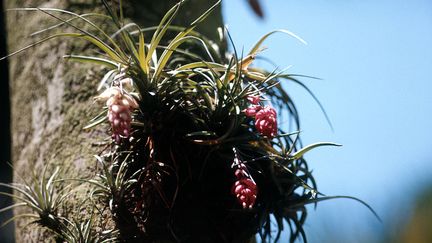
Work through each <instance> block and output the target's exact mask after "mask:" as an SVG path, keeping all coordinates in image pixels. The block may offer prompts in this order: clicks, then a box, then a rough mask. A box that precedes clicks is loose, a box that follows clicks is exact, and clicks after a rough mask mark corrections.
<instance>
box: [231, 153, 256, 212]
mask: <svg viewBox="0 0 432 243" xmlns="http://www.w3.org/2000/svg"><path fill="white" fill-rule="evenodd" d="M234 152H235V151H234ZM233 166H234V167H237V169H236V171H235V173H234V175H235V176H236V178H237V180H236V182H235V183H234V185H233V186H232V189H231V191H232V194H234V195H235V196H236V197H237V201H238V202H239V203H240V205H241V206H242V207H243V208H252V207H253V206H254V204H255V201H256V198H257V194H258V187H257V185H256V183H255V181H254V180H253V179H252V176H251V175H250V174H249V173H248V171H247V168H246V165H245V164H244V163H243V162H242V161H240V160H239V159H238V157H237V155H236V156H235V158H234V162H233Z"/></svg>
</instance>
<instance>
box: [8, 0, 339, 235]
mask: <svg viewBox="0 0 432 243" xmlns="http://www.w3.org/2000/svg"><path fill="white" fill-rule="evenodd" d="M183 2H184V1H180V2H179V3H178V4H176V5H175V6H174V7H173V8H172V9H170V10H169V11H168V12H167V14H166V15H165V16H164V17H163V19H162V20H161V22H160V24H159V26H156V27H154V28H148V29H141V28H140V27H139V26H138V25H137V24H135V23H126V21H125V19H124V18H123V12H122V8H121V1H120V7H119V8H118V11H117V8H115V7H113V6H110V5H109V3H108V2H106V1H104V0H102V3H103V4H104V5H105V7H106V10H107V12H108V15H98V16H99V17H103V18H105V19H107V20H108V21H110V23H111V25H113V26H114V27H115V28H116V29H117V31H116V32H115V33H106V32H105V31H104V30H102V29H101V28H99V27H98V25H96V24H94V23H93V22H92V21H91V20H90V19H89V17H90V16H93V15H91V14H86V15H78V14H75V13H71V12H68V11H65V10H59V9H47V8H37V9H25V10H29V11H31V10H38V11H41V12H43V13H45V14H48V15H49V16H51V17H53V18H55V19H57V20H59V21H60V23H59V24H57V25H55V26H52V27H49V28H46V29H44V30H42V31H40V32H38V34H41V33H45V32H49V31H51V30H53V29H58V28H59V27H61V26H63V25H68V26H69V27H71V28H73V29H75V30H76V31H77V32H73V33H57V34H54V35H50V36H47V37H46V38H44V39H42V40H41V41H40V42H43V41H46V40H49V39H52V38H56V37H71V38H80V39H84V40H87V41H89V42H90V43H92V44H93V45H95V46H96V47H97V48H98V51H99V53H100V54H96V55H94V56H83V55H75V54H71V55H68V56H65V58H66V59H68V60H75V61H81V62H92V63H95V64H98V65H102V66H104V67H105V68H106V69H105V75H104V77H103V79H102V80H101V82H100V83H99V85H98V86H97V89H98V90H99V91H100V92H101V95H99V96H98V97H95V98H96V99H98V100H101V99H102V100H104V101H107V103H106V107H104V108H103V109H104V110H103V111H102V112H101V113H100V115H99V116H97V117H95V118H94V119H93V120H92V121H91V123H90V124H89V125H88V126H87V127H86V129H89V128H91V127H93V126H96V125H99V124H101V123H107V122H109V123H111V127H112V131H110V132H109V133H112V135H113V137H114V140H113V141H112V146H110V148H109V149H108V150H105V151H102V152H101V153H102V154H103V155H102V156H97V160H98V161H99V163H100V164H101V165H102V166H101V168H102V169H101V173H100V175H99V176H98V178H96V179H91V180H87V182H89V183H91V184H93V185H95V186H96V189H95V191H94V192H93V193H92V194H91V195H92V196H91V199H92V200H91V201H98V202H101V203H103V204H105V205H108V207H109V209H110V211H111V213H112V216H113V219H114V221H115V223H116V227H117V229H118V230H119V234H120V235H119V238H118V240H120V241H137V240H140V241H149V242H156V241H157V242H160V241H162V242H163V241H179V242H246V241H248V240H249V239H250V238H251V237H253V236H254V235H255V234H256V233H259V234H260V235H261V239H262V240H263V241H264V242H266V241H271V240H272V239H274V241H277V240H278V239H279V236H280V232H281V230H282V229H283V225H284V221H286V222H287V223H288V225H289V227H290V230H291V238H290V241H291V242H292V241H294V240H295V239H297V238H298V237H299V236H301V237H302V238H303V239H304V240H306V236H305V232H304V231H303V224H304V222H305V219H306V207H305V205H307V204H310V203H316V202H318V201H322V200H326V199H329V198H330V197H324V196H323V195H321V194H319V193H318V192H317V190H316V183H315V181H314V178H313V176H312V174H311V172H310V170H309V168H308V164H307V162H306V160H305V159H304V157H303V155H304V153H306V152H307V151H309V150H311V149H313V148H315V147H319V146H325V145H330V146H337V144H334V143H316V144H312V145H310V146H306V147H304V148H301V146H300V145H301V144H300V142H299V141H300V139H299V134H300V132H299V131H298V130H299V118H298V113H297V108H296V106H295V105H294V103H293V101H292V99H291V97H290V96H289V95H288V93H287V92H286V91H285V90H284V88H283V85H282V84H281V83H280V82H281V81H284V80H287V81H292V82H295V83H297V84H300V85H301V86H303V87H305V88H306V90H307V91H308V92H310V90H309V89H307V87H306V86H305V85H304V84H303V83H301V82H300V81H299V80H298V79H297V77H298V76H296V75H290V74H286V73H285V72H282V71H279V70H273V71H266V70H263V69H261V68H259V67H254V66H253V62H254V60H255V58H256V56H257V55H259V53H260V51H261V50H262V49H261V45H262V43H263V42H264V41H265V40H266V39H267V38H268V37H269V36H271V35H272V34H274V33H278V32H281V33H285V34H288V35H290V36H292V37H294V38H296V39H298V40H300V41H301V42H303V40H302V39H300V38H299V37H297V36H295V35H294V34H292V33H291V32H289V31H285V30H278V31H273V32H270V33H268V34H266V35H264V36H263V37H262V38H261V39H260V40H259V41H258V42H257V43H256V44H255V45H254V46H253V47H252V48H251V50H250V51H249V52H248V53H247V54H243V53H242V54H241V55H239V54H238V53H237V52H236V51H235V48H234V53H230V54H227V53H223V52H222V51H221V50H222V48H220V46H223V45H224V43H225V42H226V41H228V40H227V38H226V35H225V34H221V38H220V40H208V39H207V38H205V37H204V36H202V35H200V34H199V33H197V32H195V31H194V28H195V27H196V26H197V25H198V24H199V23H200V22H202V20H204V19H205V18H206V17H207V16H208V15H209V14H210V13H211V11H212V10H213V9H214V8H215V6H217V4H219V2H220V1H218V2H217V3H216V4H215V5H214V6H213V7H211V8H210V9H209V10H208V11H206V12H205V13H203V14H202V15H201V16H200V17H199V18H197V19H196V20H195V21H193V22H191V24H190V25H189V26H186V27H177V26H172V25H171V22H172V21H173V19H174V18H175V16H176V14H177V12H178V11H182V9H181V6H182V4H183ZM58 13H61V14H63V15H58ZM64 14H65V15H70V17H69V18H68V19H64V18H63V16H64ZM94 16H96V15H94ZM78 22H79V24H80V25H82V24H84V25H86V26H87V28H83V27H78V25H77V24H78ZM221 33H224V31H221ZM147 34H149V35H151V38H150V40H149V41H147V42H146V39H145V37H147V36H148V35H147ZM147 40H148V39H147ZM40 42H37V43H34V44H33V45H30V46H29V47H31V46H34V45H36V44H38V43H40ZM27 48H28V47H26V48H23V49H21V50H20V51H22V50H25V49H27ZM18 52H19V51H18ZM16 53H17V52H16ZM13 54H15V53H12V54H11V55H13ZM95 86H96V85H95ZM313 97H314V98H315V96H313ZM110 100H111V101H112V102H110ZM132 103H134V105H131V104H132ZM135 103H136V105H135ZM271 103H273V105H275V107H276V108H278V110H279V111H278V112H277V111H276V110H275V109H274V108H272V107H271ZM114 106H116V107H114ZM251 106H255V107H254V108H253V109H255V110H250V109H251ZM248 109H249V110H248ZM282 111H285V112H286V113H287V115H288V117H289V118H290V120H291V121H292V123H293V125H292V128H293V131H291V132H289V133H287V132H286V131H284V130H283V129H281V128H280V127H279V128H278V127H277V118H276V117H277V113H279V114H281V113H282ZM123 112H125V113H124V114H123ZM116 119H117V121H116ZM233 149H234V150H233ZM233 151H234V152H233ZM233 187H234V189H233ZM237 187H238V188H237ZM317 196H318V197H317ZM239 202H240V203H239ZM272 216H274V218H275V221H276V223H277V229H276V232H277V233H276V235H274V232H275V230H274V229H273V228H272V223H273V222H272V220H271V217H272ZM69 224H72V223H69ZM88 224H91V221H89V223H88ZM88 224H79V223H77V224H73V225H75V226H76V227H75V228H76V229H82V228H83V226H85V225H88ZM81 232H88V231H86V230H81Z"/></svg>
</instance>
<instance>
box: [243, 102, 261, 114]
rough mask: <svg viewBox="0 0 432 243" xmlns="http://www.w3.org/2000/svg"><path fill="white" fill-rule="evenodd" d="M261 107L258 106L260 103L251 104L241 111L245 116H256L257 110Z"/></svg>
mask: <svg viewBox="0 0 432 243" xmlns="http://www.w3.org/2000/svg"><path fill="white" fill-rule="evenodd" d="M261 109H262V106H260V105H252V106H250V107H248V108H247V109H245V110H244V111H243V112H244V113H245V115H246V116H249V117H254V116H256V114H257V112H258V111H260V110H261Z"/></svg>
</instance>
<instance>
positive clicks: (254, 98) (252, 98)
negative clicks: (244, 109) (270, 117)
mask: <svg viewBox="0 0 432 243" xmlns="http://www.w3.org/2000/svg"><path fill="white" fill-rule="evenodd" d="M246 99H247V100H248V101H249V102H250V103H252V104H254V105H258V103H259V102H260V100H261V98H260V97H259V95H249V96H248V97H247V98H246Z"/></svg>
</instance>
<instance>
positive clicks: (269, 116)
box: [244, 96, 278, 137]
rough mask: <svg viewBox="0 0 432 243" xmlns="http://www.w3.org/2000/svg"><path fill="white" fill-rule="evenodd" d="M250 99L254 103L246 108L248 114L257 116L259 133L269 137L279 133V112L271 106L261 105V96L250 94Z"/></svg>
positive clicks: (256, 125)
mask: <svg viewBox="0 0 432 243" xmlns="http://www.w3.org/2000/svg"><path fill="white" fill-rule="evenodd" d="M247 99H248V101H249V102H250V103H251V104H252V105H251V106H249V107H248V108H247V109H245V110H244V113H245V114H246V116H249V117H254V118H255V128H256V129H257V131H258V132H259V133H261V134H262V135H264V136H267V137H274V136H276V134H277V129H278V128H277V114H276V110H275V109H274V108H273V107H271V106H264V107H263V106H261V105H259V104H258V103H259V101H260V98H259V96H248V97H247Z"/></svg>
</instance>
